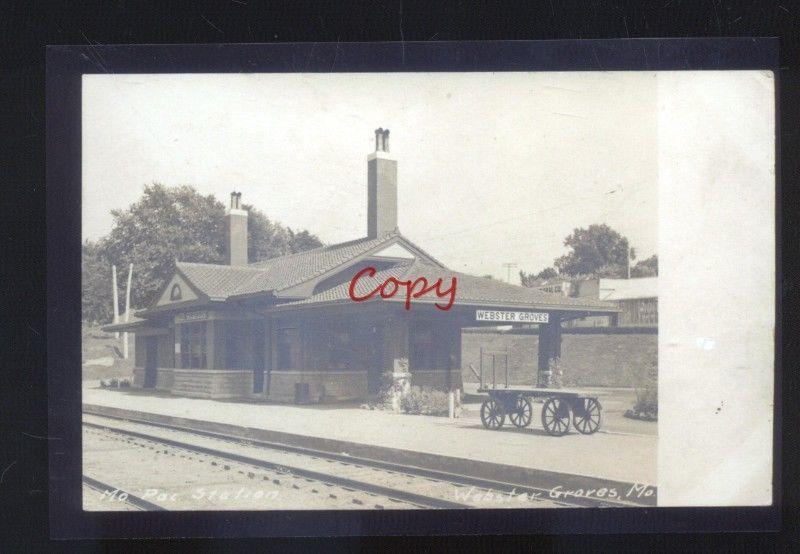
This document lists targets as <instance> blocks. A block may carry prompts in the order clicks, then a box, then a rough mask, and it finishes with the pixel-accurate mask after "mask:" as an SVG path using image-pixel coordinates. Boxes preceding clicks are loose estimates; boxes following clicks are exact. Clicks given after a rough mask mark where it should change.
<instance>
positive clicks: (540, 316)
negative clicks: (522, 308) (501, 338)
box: [475, 310, 549, 323]
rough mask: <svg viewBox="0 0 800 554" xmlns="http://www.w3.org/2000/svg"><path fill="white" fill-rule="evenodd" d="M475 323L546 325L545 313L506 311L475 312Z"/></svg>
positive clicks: (547, 315) (546, 314)
mask: <svg viewBox="0 0 800 554" xmlns="http://www.w3.org/2000/svg"><path fill="white" fill-rule="evenodd" d="M475 320H476V321H502V322H504V323H547V322H548V321H549V314H548V313H547V312H509V311H506V310H476V311H475Z"/></svg>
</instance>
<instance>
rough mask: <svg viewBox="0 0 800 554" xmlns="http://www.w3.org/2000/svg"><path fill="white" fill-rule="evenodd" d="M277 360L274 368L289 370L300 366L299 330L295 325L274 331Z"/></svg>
mask: <svg viewBox="0 0 800 554" xmlns="http://www.w3.org/2000/svg"><path fill="white" fill-rule="evenodd" d="M276 335H277V336H276V338H275V342H276V350H277V360H276V364H275V365H276V369H278V370H290V369H301V368H300V332H299V330H298V329H297V328H296V327H287V328H283V329H278V330H277V331H276Z"/></svg>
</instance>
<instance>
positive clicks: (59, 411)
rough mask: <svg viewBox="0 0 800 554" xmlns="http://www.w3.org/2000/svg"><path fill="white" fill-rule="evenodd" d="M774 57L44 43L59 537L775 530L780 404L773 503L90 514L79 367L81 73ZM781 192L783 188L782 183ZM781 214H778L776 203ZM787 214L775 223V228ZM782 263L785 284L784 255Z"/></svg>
mask: <svg viewBox="0 0 800 554" xmlns="http://www.w3.org/2000/svg"><path fill="white" fill-rule="evenodd" d="M777 66H778V41H777V39H769V38H725V39H633V40H585V41H572V40H554V41H539V42H529V41H513V42H507V41H499V42H428V43H422V42H404V43H399V42H394V43H322V44H309V43H295V44H291V43H289V44H243V45H143V46H131V45H117V46H92V45H88V46H51V47H48V49H47V68H46V127H47V136H46V179H47V207H46V213H47V288H48V295H47V298H48V304H47V318H48V319H47V331H48V332H47V357H48V397H49V404H48V412H49V437H50V438H51V440H50V441H49V446H50V533H51V536H53V537H56V538H77V537H97V538H100V537H197V536H207V537H210V536H214V537H261V536H341V535H378V534H391V535H429V534H481V533H484V534H515V533H520V532H523V533H542V532H545V533H575V532H584V533H619V532H626V533H630V532H654V531H678V532H690V531H722V530H737V531H748V530H766V529H777V528H778V523H779V514H780V512H779V509H780V506H779V499H780V493H779V486H780V481H779V478H778V477H779V470H780V442H779V441H780V419H779V416H780V410H779V408H778V409H776V412H775V415H776V417H778V419H777V420H776V426H775V429H776V434H775V437H776V440H775V449H774V460H775V462H774V463H775V480H774V482H775V486H774V488H773V491H774V492H773V495H774V503H773V506H771V507H743V508H694V509H685V508H674V509H673V508H656V509H645V508H642V509H636V510H629V509H622V510H620V509H603V510H596V509H585V508H584V509H558V510H538V509H532V510H521V509H515V510H469V511H460V510H459V511H434V512H431V511H413V512H410V511H385V512H384V511H364V512H342V511H324V512H320V511H302V512H166V513H165V512H159V513H152V512H150V513H146V512H141V513H136V512H133V513H132V512H126V513H92V512H87V513H84V512H82V510H81V501H80V498H81V481H80V475H81V422H80V415H81V410H80V394H81V375H80V372H77V371H75V368H79V367H80V366H81V347H80V337H81V330H80V306H81V298H80V277H79V276H80V274H81V267H80V265H81V263H80V260H81V253H80V247H81V243H80V242H81V241H80V237H81V221H80V219H81V217H80V214H81V75H82V74H90V73H199V72H203V73H240V72H369V71H597V70H600V71H611V70H639V71H645V70H718V69H773V70H776V69H777ZM776 73H777V72H776ZM777 94H778V92H777V90H776V95H777ZM776 100H777V98H776ZM778 118H779V116H778V112H777V110H776V119H778ZM776 148H777V145H776ZM777 160H779V158H777ZM778 166H779V162H778ZM776 174H778V175H779V172H777V171H776ZM776 191H777V192H780V188H779V186H776ZM778 200H780V197H778ZM778 204H780V202H778ZM776 215H777V216H778V217H780V216H781V212H780V208H779V207H778V209H777V214H776ZM780 221H781V220H780V219H778V220H777V224H778V226H780ZM776 239H777V237H776ZM778 253H779V254H780V244H779V243H778ZM777 267H778V282H777V284H778V285H780V284H781V283H780V256H778V265H777ZM777 290H778V291H780V290H781V289H780V288H778V289H777ZM779 298H780V297H778V300H777V301H776V302H777V305H776V312H777V315H778V316H780V311H779V310H780V301H779ZM776 321H780V319H777V320H776ZM779 338H780V337H779V335H776V340H777V341H778V342H777V344H776V367H780V353H781V352H780V342H779ZM779 385H780V374H779V373H778V372H776V396H775V399H776V407H779V406H780V399H781V395H780V386H779Z"/></svg>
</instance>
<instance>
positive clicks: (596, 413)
mask: <svg viewBox="0 0 800 554" xmlns="http://www.w3.org/2000/svg"><path fill="white" fill-rule="evenodd" d="M581 402H582V404H581V406H580V407H579V409H578V410H574V409H573V412H572V423H573V425H575V429H577V430H578V432H579V433H583V434H584V435H591V434H592V433H595V432H597V430H598V429H600V419H601V415H600V414H601V410H600V402H598V401H597V400H596V399H594V398H583V399H581ZM579 411H581V412H582V413H579Z"/></svg>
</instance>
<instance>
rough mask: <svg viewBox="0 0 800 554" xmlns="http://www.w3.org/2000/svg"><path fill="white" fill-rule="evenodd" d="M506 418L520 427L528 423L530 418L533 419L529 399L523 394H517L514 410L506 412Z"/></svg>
mask: <svg viewBox="0 0 800 554" xmlns="http://www.w3.org/2000/svg"><path fill="white" fill-rule="evenodd" d="M508 419H510V420H511V423H513V424H514V425H516V426H517V427H520V428H521V427H527V426H528V425H530V424H531V419H533V407H532V406H531V401H530V400H528V399H527V398H525V397H524V396H518V397H517V403H516V405H515V406H514V411H513V412H511V413H510V414H508Z"/></svg>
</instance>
